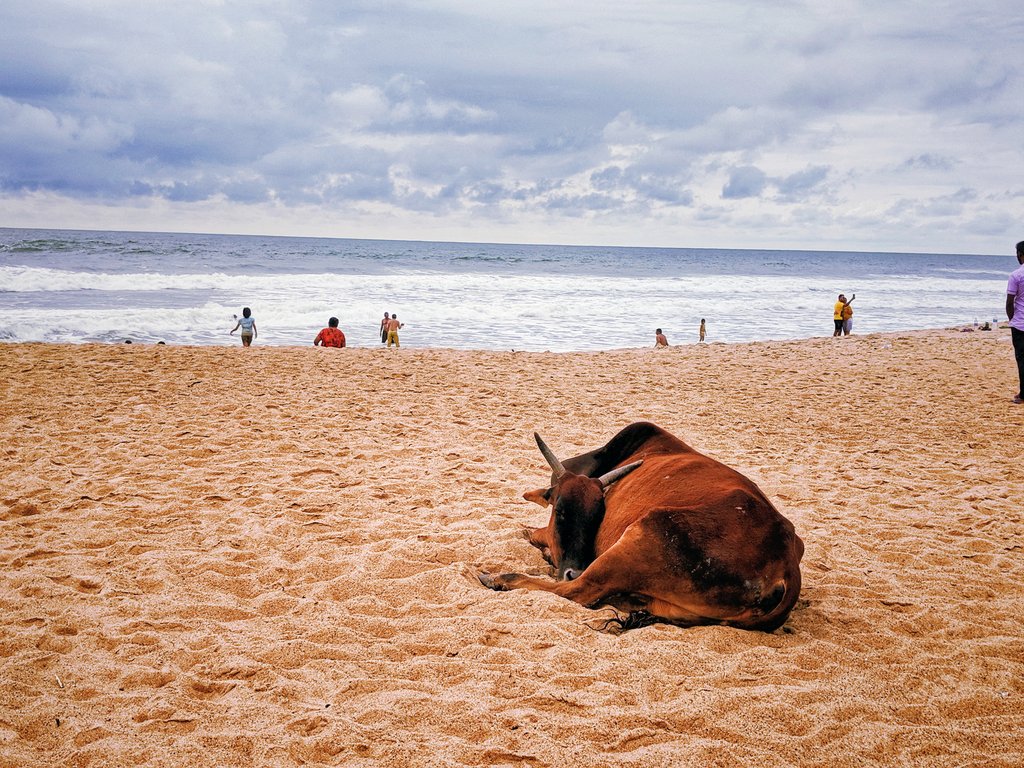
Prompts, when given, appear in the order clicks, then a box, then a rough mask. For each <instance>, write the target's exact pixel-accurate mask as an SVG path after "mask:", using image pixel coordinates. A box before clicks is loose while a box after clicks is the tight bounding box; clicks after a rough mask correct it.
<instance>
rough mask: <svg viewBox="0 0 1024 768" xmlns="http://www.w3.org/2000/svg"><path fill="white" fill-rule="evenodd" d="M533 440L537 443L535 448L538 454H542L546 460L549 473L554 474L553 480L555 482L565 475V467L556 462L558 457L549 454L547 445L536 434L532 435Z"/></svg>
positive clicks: (549, 450)
mask: <svg viewBox="0 0 1024 768" xmlns="http://www.w3.org/2000/svg"><path fill="white" fill-rule="evenodd" d="M533 439H534V440H536V441H537V447H538V448H540V452H541V453H543V454H544V458H545V459H547V460H548V464H549V465H550V466H551V471H552V472H554V473H555V479H556V480H557V479H558V478H560V477H561V476H562V475H564V474H565V467H563V466H562V462H560V461H559V460H558V457H556V456H555V454H553V453H552V452H551V449H550V448H548V446H547V444H546V443H545V442H544V441H543V440H541V439H540V435H538V434H537V433H536V432H534V433H533Z"/></svg>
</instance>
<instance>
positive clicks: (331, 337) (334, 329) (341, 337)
mask: <svg viewBox="0 0 1024 768" xmlns="http://www.w3.org/2000/svg"><path fill="white" fill-rule="evenodd" d="M313 346H314V347H344V346H345V334H344V333H342V331H341V329H340V328H339V327H338V318H336V317H332V318H331V319H330V320H328V321H327V327H326V328H323V329H322V330H321V331H320V333H318V334H317V335H316V338H315V339H313Z"/></svg>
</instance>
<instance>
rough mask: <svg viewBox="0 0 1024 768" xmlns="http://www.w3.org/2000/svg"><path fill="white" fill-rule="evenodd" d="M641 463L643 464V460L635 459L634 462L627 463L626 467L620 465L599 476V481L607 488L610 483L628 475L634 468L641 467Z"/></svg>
mask: <svg viewBox="0 0 1024 768" xmlns="http://www.w3.org/2000/svg"><path fill="white" fill-rule="evenodd" d="M641 464H643V461H642V460H641V461H634V462H633V463H632V464H627V465H626V466H624V467H619V468H618V469H613V470H612V471H611V472H608V473H606V474H603V475H601V476H600V477H599V478H597V481H598V482H599V483H601V486H602V487H603V488H607V487H608V486H609V485H611V484H612V483H614V482H615V481H616V480H621V479H622V478H624V477H625V476H626V475H628V474H629V473H630V472H632V471H633V470H634V469H636V468H637V467H639V466H640V465H641Z"/></svg>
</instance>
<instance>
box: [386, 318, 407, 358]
mask: <svg viewBox="0 0 1024 768" xmlns="http://www.w3.org/2000/svg"><path fill="white" fill-rule="evenodd" d="M403 327H405V323H400V322H398V314H397V313H395V312H392V313H391V319H390V320H388V349H391V342H394V343H395V346H396V347H400V346H402V345H401V344H399V343H398V329H399V328H403Z"/></svg>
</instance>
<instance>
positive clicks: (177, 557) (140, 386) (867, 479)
mask: <svg viewBox="0 0 1024 768" xmlns="http://www.w3.org/2000/svg"><path fill="white" fill-rule="evenodd" d="M258 343H259V342H258V341H257V346H254V347H253V348H251V349H248V350H243V349H241V348H240V347H230V348H227V347H175V346H150V345H142V344H133V345H109V346H104V345H84V346H69V345H45V344H0V424H2V435H3V442H2V446H0V478H2V479H0V766H4V767H5V768H6V767H7V766H11V767H12V768H13V767H14V766H51V765H53V766H57V765H59V766H103V767H104V768H105V767H107V766H134V765H152V766H177V767H192V766H240V765H244V766H263V765H268V766H270V765H273V766H295V765H307V764H312V765H317V764H323V765H344V766H377V765H381V766H421V765H422V766H558V767H559V768H563V767H564V768H570V767H572V766H606V765H607V766H612V765H614V766H645V767H649V766H681V765H687V766H801V767H803V766H822V767H825V766H828V767H829V768H834V767H836V766H865V765H868V766H979V767H980V766H989V767H990V766H1007V767H1009V766H1020V765H1022V764H1024V739H1022V737H1021V734H1022V733H1024V621H1022V618H1021V617H1022V615H1024V525H1022V507H1024V473H1022V472H1021V462H1022V456H1024V447H1022V446H1024V443H1022V437H1024V407H1021V406H1014V405H1012V404H1011V403H1010V398H1011V397H1012V395H1013V392H1014V389H1015V384H1016V382H1015V370H1014V366H1013V360H1012V352H1011V347H1010V341H1009V332H1008V331H1007V330H1006V329H1005V328H1003V329H999V330H997V331H995V332H987V333H986V332H973V333H960V332H957V331H955V330H948V331H930V332H916V333H905V334H887V335H872V336H863V337H856V336H855V337H851V338H848V339H832V338H821V339H810V340H805V341H793V342H766V343H752V344H742V345H723V344H711V345H706V346H697V345H691V346H680V347H672V348H670V349H667V350H654V349H652V348H648V349H637V350H621V351H614V352H602V353H586V354H582V353H581V354H574V353H570V354H552V353H513V352H504V353H499V352H455V351H448V350H418V349H414V348H409V347H405V348H402V349H401V350H390V351H388V350H383V349H358V348H350V349H344V350H334V349H314V348H312V347H302V348H297V347H296V348H281V347H278V348H261V347H260V346H258ZM641 419H646V420H650V421H653V422H655V423H657V424H659V425H660V426H662V427H665V428H666V429H668V430H670V431H671V432H673V433H675V434H676V435H678V436H679V437H681V438H683V439H684V440H686V441H687V442H689V443H690V444H691V445H693V446H694V447H696V448H697V449H698V450H701V451H703V452H705V453H707V454H709V455H711V456H713V457H715V458H717V459H719V460H721V461H723V462H725V463H727V464H729V465H730V466H732V467H734V468H736V469H738V470H740V471H741V472H743V473H745V474H746V475H748V476H749V477H751V478H752V479H753V480H754V481H755V482H757V483H758V484H759V485H760V487H761V488H762V489H763V490H764V491H765V493H766V494H767V495H768V496H769V498H771V499H772V500H773V502H774V503H775V504H776V506H777V507H778V508H779V510H780V511H781V512H782V513H783V514H785V515H786V516H787V517H788V518H789V519H790V520H792V521H793V523H794V524H795V525H796V528H797V531H798V533H799V534H800V536H801V537H802V538H803V540H804V542H805V544H806V554H805V556H804V559H803V581H804V586H803V593H802V596H801V601H800V603H799V604H798V606H797V608H796V610H794V612H793V613H792V615H791V616H790V618H789V621H788V622H787V623H786V625H785V627H783V628H782V629H780V630H778V631H776V632H774V633H772V634H766V633H760V632H749V631H743V630H738V629H730V628H724V627H702V628H692V629H681V628H678V627H674V626H666V625H656V626H651V627H646V628H643V629H638V630H634V631H630V632H626V633H624V634H621V635H615V634H610V633H604V632H599V631H596V630H595V629H594V628H593V626H594V624H595V621H594V619H595V618H597V617H601V616H602V615H604V614H603V613H602V612H600V611H592V610H588V609H586V608H583V607H580V606H578V605H575V604H573V603H570V602H568V601H566V600H563V599H561V598H558V597H556V596H554V595H549V594H546V593H537V592H531V593H527V592H521V591H520V592H508V593H497V592H492V591H490V590H487V589H485V588H484V587H482V586H481V585H480V583H479V581H478V580H477V578H476V573H477V572H478V571H480V570H491V571H495V570H502V571H504V570H516V571H520V572H525V573H531V574H537V575H543V574H547V573H548V572H549V570H548V568H547V566H546V564H545V563H544V562H543V560H542V559H541V557H540V555H539V553H538V552H537V551H536V550H535V549H533V548H532V547H531V546H530V545H529V544H528V543H527V542H526V541H525V540H523V538H522V537H521V536H520V530H521V529H522V528H523V527H524V526H527V525H533V526H536V525H542V524H544V523H545V522H546V520H547V513H546V512H544V511H543V510H541V509H540V507H537V506H535V505H533V504H530V503H528V502H526V501H524V500H523V499H522V498H521V494H522V493H523V491H525V490H527V489H530V488H536V487H540V486H541V485H543V484H544V483H545V482H546V481H547V478H548V475H549V473H548V470H547V467H546V464H545V463H544V460H543V458H542V457H541V456H540V454H539V452H538V451H537V449H536V447H535V445H534V443H533V440H532V432H533V431H534V430H537V431H539V432H540V433H541V434H542V435H543V436H544V438H545V439H546V440H547V441H548V443H549V444H550V445H551V446H552V448H553V449H554V450H555V451H556V452H558V453H559V454H560V455H565V456H568V455H572V454H574V453H577V452H580V451H584V450H589V449H591V448H594V447H596V446H598V445H599V444H601V443H603V442H604V441H605V440H607V439H608V438H609V437H611V436H612V435H613V434H614V433H615V432H617V431H618V430H619V429H620V428H622V427H623V426H625V425H627V424H629V423H630V422H633V421H637V420H641Z"/></svg>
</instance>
